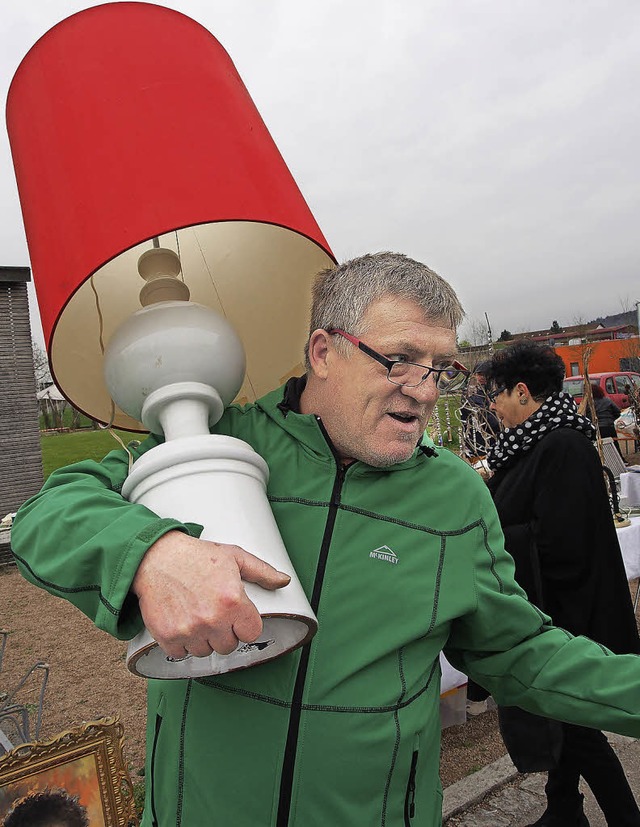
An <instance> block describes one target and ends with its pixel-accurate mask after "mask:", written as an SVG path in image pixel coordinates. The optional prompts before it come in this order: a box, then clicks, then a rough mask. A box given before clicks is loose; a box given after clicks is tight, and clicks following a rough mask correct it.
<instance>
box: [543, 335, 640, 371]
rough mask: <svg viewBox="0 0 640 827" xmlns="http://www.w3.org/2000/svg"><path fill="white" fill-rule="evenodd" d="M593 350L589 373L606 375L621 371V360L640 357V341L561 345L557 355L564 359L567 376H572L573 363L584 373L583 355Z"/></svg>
mask: <svg viewBox="0 0 640 827" xmlns="http://www.w3.org/2000/svg"><path fill="white" fill-rule="evenodd" d="M588 348H591V349H592V351H591V357H590V359H589V373H606V372H607V371H615V370H620V359H628V358H629V357H630V356H640V339H639V338H638V336H634V337H632V338H631V339H610V340H608V341H605V342H589V344H588V345H571V346H570V345H561V346H560V347H557V348H556V353H557V354H558V356H560V357H561V358H562V361H563V362H564V366H565V372H566V375H567V376H571V367H570V364H571V362H577V363H578V366H579V370H578V373H579V374H583V373H584V365H583V361H582V360H583V354H584V352H585V350H587V349H588Z"/></svg>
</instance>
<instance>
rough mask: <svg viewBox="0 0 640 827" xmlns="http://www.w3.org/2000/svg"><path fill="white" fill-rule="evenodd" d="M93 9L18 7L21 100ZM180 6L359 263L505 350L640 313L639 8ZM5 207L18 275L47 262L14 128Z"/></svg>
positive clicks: (4, 154)
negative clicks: (217, 51)
mask: <svg viewBox="0 0 640 827" xmlns="http://www.w3.org/2000/svg"><path fill="white" fill-rule="evenodd" d="M92 5H98V4H97V3H87V2H73V1H72V0H24V1H23V2H21V3H10V4H9V3H7V4H6V5H5V6H4V7H3V11H2V31H1V33H0V46H1V48H0V84H1V86H2V90H3V98H5V99H6V92H7V89H8V86H9V83H10V81H11V78H12V76H13V73H14V72H15V70H16V68H17V66H18V63H19V62H20V60H21V59H22V57H23V56H24V55H25V54H26V52H27V51H28V50H29V48H30V47H31V46H32V45H33V44H34V43H35V41H36V40H37V38H38V37H40V36H41V35H42V34H43V33H44V32H45V31H47V30H48V29H49V28H51V26H53V25H54V24H55V23H57V22H59V21H60V20H62V19H63V18H64V17H67V16H68V15H70V14H72V13H74V12H76V11H79V10H81V9H83V8H87V7H88V6H92ZM163 5H166V6H169V7H171V8H175V9H177V10H179V11H181V12H183V13H185V14H188V15H189V16H190V17H193V18H194V19H195V20H197V21H199V22H200V23H202V24H203V25H204V26H205V27H206V28H208V29H209V30H210V31H211V32H212V33H213V34H214V35H215V36H216V37H217V38H218V39H219V40H220V41H221V43H222V44H223V46H225V48H226V49H227V51H228V52H229V53H230V55H231V57H232V59H233V60H234V62H235V64H236V67H237V68H238V70H239V72H240V74H241V76H242V78H243V80H244V82H245V84H246V86H247V88H248V89H249V92H250V93H251V95H252V97H253V99H254V101H255V102H256V104H257V106H258V108H259V110H260V112H261V114H262V116H263V118H264V120H265V122H266V123H267V126H268V127H269V129H270V131H271V133H272V135H273V137H274V139H275V141H276V143H277V144H278V146H279V148H280V151H281V152H282V154H283V156H284V158H285V160H286V162H287V163H288V165H289V167H290V168H291V170H292V172H293V174H294V177H295V178H296V180H297V182H298V185H299V186H300V189H301V190H302V192H303V194H304V196H305V198H306V199H307V201H308V203H309V204H310V206H311V209H312V211H313V212H314V214H315V216H316V219H317V221H318V223H319V224H320V226H321V228H322V230H323V231H324V233H325V235H326V237H327V239H328V241H329V243H330V245H331V246H332V248H333V250H334V252H335V254H336V255H337V257H338V258H339V259H345V258H349V257H351V256H354V255H358V254H360V253H363V252H369V251H375V250H383V249H391V250H396V251H400V252H405V253H407V254H409V255H410V256H412V257H413V258H417V259H419V260H421V261H424V262H426V263H427V264H429V265H430V266H431V267H433V268H434V269H436V270H437V271H438V272H439V273H440V274H441V275H443V276H444V277H445V278H447V279H448V280H449V281H451V282H452V284H453V285H454V287H455V288H456V289H457V291H458V293H459V295H460V298H461V299H462V301H463V304H464V305H465V308H466V310H467V313H468V315H469V317H470V318H471V319H480V318H482V317H483V315H484V312H485V311H486V312H488V314H489V318H490V321H491V325H492V328H493V331H494V335H495V336H496V337H497V336H498V335H499V334H500V331H501V330H502V329H504V328H508V329H510V330H511V331H513V332H517V331H518V330H525V329H530V328H535V327H547V326H549V325H550V324H551V321H552V320H553V319H558V320H559V321H560V323H561V324H572V323H574V322H575V321H577V320H580V319H582V320H586V319H591V318H593V317H594V316H597V315H600V314H607V313H616V312H620V310H621V309H623V307H622V305H627V306H625V307H624V309H630V308H631V309H632V308H633V305H634V302H635V301H636V300H639V299H640V284H639V279H638V275H639V273H640V267H639V265H640V253H639V243H640V231H639V228H640V175H639V172H638V169H639V166H640V162H639V158H638V154H639V152H640V95H639V94H638V83H639V79H640V3H638V2H637V0H602V2H592V0H528V1H525V0H400V2H396V3H390V2H389V0H347V1H346V2H345V0H176V2H166V3H164V4H163ZM0 208H1V210H2V218H3V220H2V222H0V250H1V253H2V260H1V261H0V264H4V265H23V264H28V253H27V249H26V243H25V240H24V233H23V229H22V220H21V216H20V210H19V205H18V199H17V192H16V186H15V179H14V176H13V167H12V164H11V159H10V154H9V147H8V140H7V138H6V132H5V130H2V134H1V136H0ZM70 229H71V231H73V230H72V228H70ZM462 332H463V333H464V332H465V327H464V326H463V328H462Z"/></svg>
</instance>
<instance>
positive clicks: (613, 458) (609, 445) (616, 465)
mask: <svg viewBox="0 0 640 827" xmlns="http://www.w3.org/2000/svg"><path fill="white" fill-rule="evenodd" d="M602 454H603V456H604V462H603V465H606V466H607V468H609V469H610V470H611V473H612V474H613V476H614V477H615V479H616V481H619V479H620V474H624V472H625V471H626V470H627V465H626V463H625V461H624V460H623V459H622V457H621V456H620V452H619V451H618V449H617V448H616V444H615V440H614V439H613V437H611V436H605V437H603V438H602Z"/></svg>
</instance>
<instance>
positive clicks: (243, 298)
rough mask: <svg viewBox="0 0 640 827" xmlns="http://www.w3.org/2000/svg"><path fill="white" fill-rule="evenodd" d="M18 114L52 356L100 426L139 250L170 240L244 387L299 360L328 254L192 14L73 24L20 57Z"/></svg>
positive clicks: (268, 384)
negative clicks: (221, 330) (223, 323)
mask: <svg viewBox="0 0 640 827" xmlns="http://www.w3.org/2000/svg"><path fill="white" fill-rule="evenodd" d="M7 123H8V130H9V137H10V142H11V149H12V153H13V158H14V165H15V170H16V177H17V181H18V189H19V194H20V201H21V205H22V211H23V215H24V222H25V227H26V234H27V242H28V245H29V252H30V256H31V264H32V268H33V274H34V281H35V285H36V290H37V294H38V303H39V306H40V313H41V317H42V324H43V328H44V334H45V339H46V343H47V350H48V353H49V359H50V364H51V370H52V373H53V375H54V378H55V381H56V382H57V384H58V385H59V387H60V388H61V389H62V391H63V393H64V394H65V396H67V397H68V398H69V399H70V401H71V402H72V403H73V404H74V405H75V406H76V407H77V408H79V409H80V410H82V411H84V412H85V413H87V414H89V415H90V416H92V417H93V418H95V419H98V420H100V421H102V422H108V421H109V420H112V421H113V422H114V424H115V425H118V426H120V427H124V428H130V429H133V430H137V429H140V428H141V426H140V424H139V423H138V422H137V421H136V420H135V419H133V418H132V417H131V416H129V415H127V414H125V413H124V412H122V411H120V410H119V409H118V408H116V409H115V414H112V401H111V399H110V397H109V394H108V392H107V389H106V386H105V384H104V379H103V372H102V361H103V351H104V347H105V346H106V344H107V343H108V341H109V339H110V337H111V335H112V333H113V332H114V331H115V329H116V328H117V327H118V326H119V325H120V324H121V323H122V322H123V321H124V320H125V319H126V318H127V317H128V316H129V315H130V314H131V313H132V312H134V311H135V310H137V309H139V307H140V304H139V297H138V295H139V291H140V287H141V285H142V282H141V280H140V278H139V276H138V272H137V267H136V264H137V260H138V258H139V256H140V254H141V253H142V252H143V251H144V250H146V249H150V248H151V247H152V239H154V238H158V239H159V243H160V245H161V246H162V247H168V248H171V249H173V250H175V251H176V252H177V253H178V255H179V257H180V260H181V263H182V277H183V279H184V281H185V282H186V283H187V285H188V286H189V289H190V292H191V300H192V301H194V302H198V303H200V304H204V305H207V306H209V307H211V308H213V309H215V310H217V311H219V312H221V313H222V314H223V315H224V316H226V317H227V319H228V320H229V321H231V323H232V324H233V325H234V326H235V327H236V329H237V331H238V333H239V334H240V338H241V340H242V342H243V344H244V347H245V350H246V354H247V374H246V379H245V383H244V385H243V387H242V389H241V391H240V396H245V397H247V398H248V399H253V398H255V397H256V396H259V395H260V394H262V393H264V392H265V391H267V390H270V389H271V388H273V387H275V386H276V385H277V384H278V383H279V382H280V381H281V380H282V379H283V378H284V377H285V376H287V375H288V374H290V372H291V371H292V370H293V369H294V368H295V366H296V365H297V364H298V363H299V362H300V360H301V353H302V347H303V344H304V340H305V336H306V322H307V316H308V303H309V287H310V282H311V279H312V277H313V275H314V274H315V273H317V272H318V271H319V270H321V269H322V268H324V267H328V266H331V265H332V264H333V261H334V259H333V256H332V253H331V250H330V249H329V246H328V244H327V242H326V240H325V239H324V237H323V235H322V233H321V232H320V229H319V228H318V225H317V224H316V222H315V220H314V218H313V215H312V214H311V212H310V210H309V208H308V206H307V204H306V203H305V201H304V199H303V197H302V195H301V193H300V191H299V190H298V188H297V186H296V184H295V181H294V180H293V178H292V176H291V174H290V172H289V170H288V169H287V167H286V165H285V163H284V161H283V159H282V157H281V155H280V153H279V152H278V149H277V147H276V146H275V144H274V142H273V140H272V139H271V136H270V135H269V133H268V131H267V129H266V127H265V125H264V123H263V122H262V120H261V118H260V115H259V113H258V111H257V110H256V108H255V106H254V104H253V102H252V100H251V98H250V97H249V94H248V93H247V90H246V89H245V87H244V85H243V84H242V81H241V80H240V78H239V76H238V74H237V72H236V70H235V68H234V66H233V64H232V62H231V60H230V58H229V56H228V55H227V53H226V52H225V50H224V49H223V48H222V46H221V45H220V44H219V43H218V41H217V40H216V39H215V38H214V37H213V36H212V35H211V34H210V33H209V32H208V31H206V30H205V29H204V28H203V27H202V26H200V25H199V24H198V23H196V22H194V21H193V20H191V19H190V18H188V17H186V16H184V15H182V14H180V13H178V12H175V11H172V10H169V9H166V8H163V7H161V6H155V5H151V4H147V3H135V2H134V3H129V2H123V3H109V4H106V5H102V6H96V7H93V8H90V9H87V10H86V11H82V12H80V13H79V14H75V15H73V16H72V17H70V18H68V19H66V20H64V21H63V22H62V23H60V24H58V25H57V26H55V27H54V28H53V29H51V31H49V32H48V33H47V34H45V35H44V37H42V38H41V39H40V40H39V41H38V42H37V43H36V44H35V46H34V47H33V48H32V49H31V50H30V52H29V53H28V54H27V56H26V57H25V59H24V60H23V61H22V63H21V64H20V66H19V68H18V70H17V72H16V75H15V77H14V79H13V82H12V85H11V88H10V91H9V96H8V102H7Z"/></svg>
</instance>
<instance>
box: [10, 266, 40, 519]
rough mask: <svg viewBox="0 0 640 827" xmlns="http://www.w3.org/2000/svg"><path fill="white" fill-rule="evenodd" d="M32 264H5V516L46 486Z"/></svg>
mask: <svg viewBox="0 0 640 827" xmlns="http://www.w3.org/2000/svg"><path fill="white" fill-rule="evenodd" d="M30 277H31V276H30V271H29V268H28V267H0V517H3V516H4V515H5V514H8V513H9V512H11V511H16V510H17V508H18V506H19V505H20V504H21V503H23V502H24V501H25V500H26V499H27V498H28V497H30V496H31V495H32V494H35V493H36V491H38V490H39V488H40V487H41V485H42V454H41V451H40V433H39V429H38V405H37V401H36V383H35V376H34V372H33V353H32V349H31V326H30V323H29V305H28V300H27V281H29V280H30Z"/></svg>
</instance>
